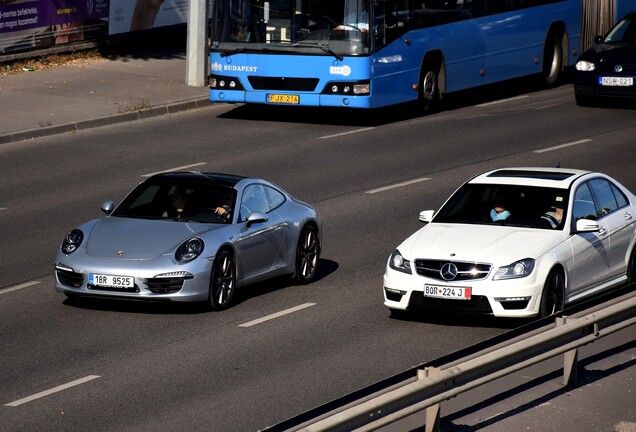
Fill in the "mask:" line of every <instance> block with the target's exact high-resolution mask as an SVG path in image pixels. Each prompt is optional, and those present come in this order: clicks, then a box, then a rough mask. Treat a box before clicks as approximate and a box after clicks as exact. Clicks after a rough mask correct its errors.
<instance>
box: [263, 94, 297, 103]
mask: <svg viewBox="0 0 636 432" xmlns="http://www.w3.org/2000/svg"><path fill="white" fill-rule="evenodd" d="M267 103H273V104H287V105H298V104H299V103H300V96H299V95H294V94H268V95H267Z"/></svg>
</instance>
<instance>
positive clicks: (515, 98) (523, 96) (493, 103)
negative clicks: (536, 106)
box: [475, 95, 528, 108]
mask: <svg viewBox="0 0 636 432" xmlns="http://www.w3.org/2000/svg"><path fill="white" fill-rule="evenodd" d="M527 97H528V95H522V96H515V97H511V98H508V99H501V100H497V101H493V102H486V103H483V104H479V105H475V106H478V107H480V108H483V107H487V106H491V105H498V104H502V103H506V102H512V101H516V100H519V99H525V98H527Z"/></svg>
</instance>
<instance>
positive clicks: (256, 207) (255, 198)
mask: <svg viewBox="0 0 636 432" xmlns="http://www.w3.org/2000/svg"><path fill="white" fill-rule="evenodd" d="M269 210H270V206H269V200H268V199H267V193H266V192H265V186H263V185H259V184H254V185H249V186H247V187H246V188H245V190H244V191H243V198H242V200H241V209H240V211H239V220H240V221H245V220H247V217H248V216H249V215H250V213H252V212H255V211H259V212H262V213H267V212H268V211H269Z"/></svg>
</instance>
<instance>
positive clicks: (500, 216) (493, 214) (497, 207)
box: [490, 200, 510, 222]
mask: <svg viewBox="0 0 636 432" xmlns="http://www.w3.org/2000/svg"><path fill="white" fill-rule="evenodd" d="M509 217H510V211H509V210H508V209H507V208H506V204H505V203H504V202H503V201H502V200H496V201H495V204H494V205H493V208H492V210H490V219H491V220H492V221H493V222H498V221H503V220H506V219H508V218H509Z"/></svg>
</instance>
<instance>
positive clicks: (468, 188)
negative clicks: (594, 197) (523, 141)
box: [433, 184, 593, 229]
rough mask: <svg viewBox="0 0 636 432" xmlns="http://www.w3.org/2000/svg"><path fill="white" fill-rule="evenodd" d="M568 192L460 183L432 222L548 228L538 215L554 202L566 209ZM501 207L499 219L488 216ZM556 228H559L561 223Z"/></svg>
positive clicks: (546, 210) (543, 213) (547, 209)
mask: <svg viewBox="0 0 636 432" xmlns="http://www.w3.org/2000/svg"><path fill="white" fill-rule="evenodd" d="M568 196H569V194H568V191H567V190H565V189H555V188H545V187H533V186H519V185H501V184H492V185H490V184H467V185H464V186H462V187H461V188H460V189H459V190H458V191H457V192H456V193H455V194H453V196H452V197H451V198H450V199H449V200H448V202H447V203H446V204H444V206H443V207H442V208H441V209H440V211H439V212H438V214H437V215H436V216H435V218H434V220H433V222H444V223H476V224H492V223H500V224H505V225H514V226H523V227H529V228H542V229H549V228H551V227H550V226H548V225H546V224H545V222H544V220H543V218H542V216H544V215H545V213H546V212H548V211H550V210H551V209H552V208H553V205H554V203H555V202H556V201H558V202H559V203H561V204H562V205H563V206H564V207H565V208H564V211H567V203H568ZM592 205H593V204H592ZM498 206H501V207H503V208H505V210H506V211H507V212H508V213H509V215H508V216H507V217H506V218H504V219H501V220H496V219H495V218H493V216H492V211H493V209H494V208H495V207H498ZM558 229H562V227H561V226H559V227H558Z"/></svg>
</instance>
